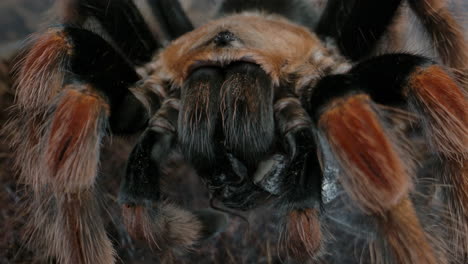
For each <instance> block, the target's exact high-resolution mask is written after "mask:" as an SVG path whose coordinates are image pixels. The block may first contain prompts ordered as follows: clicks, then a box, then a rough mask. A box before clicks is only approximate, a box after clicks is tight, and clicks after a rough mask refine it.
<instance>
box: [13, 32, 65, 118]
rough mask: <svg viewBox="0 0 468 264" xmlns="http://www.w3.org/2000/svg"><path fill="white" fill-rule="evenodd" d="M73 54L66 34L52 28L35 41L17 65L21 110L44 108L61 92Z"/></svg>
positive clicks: (18, 99)
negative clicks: (67, 64) (64, 71)
mask: <svg viewBox="0 0 468 264" xmlns="http://www.w3.org/2000/svg"><path fill="white" fill-rule="evenodd" d="M71 52H72V47H71V45H70V43H69V42H68V40H67V38H66V36H65V33H64V32H62V31H60V30H57V29H52V30H49V31H48V32H46V33H44V34H42V35H40V36H38V37H37V38H33V44H32V46H31V47H30V48H29V49H28V50H27V52H26V54H24V56H22V57H23V59H22V60H20V61H19V63H18V65H16V69H17V70H16V74H17V76H16V79H17V80H18V81H17V83H16V86H17V103H18V105H19V106H20V107H23V108H28V109H31V108H33V109H35V108H38V107H39V108H40V107H43V106H44V105H45V104H47V103H48V102H49V101H50V100H52V98H53V97H54V96H55V95H56V94H57V93H58V92H59V91H60V90H61V88H62V85H63V68H64V66H65V63H66V59H67V56H68V55H69V54H70V53H71Z"/></svg>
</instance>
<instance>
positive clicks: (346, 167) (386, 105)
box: [9, 0, 468, 264]
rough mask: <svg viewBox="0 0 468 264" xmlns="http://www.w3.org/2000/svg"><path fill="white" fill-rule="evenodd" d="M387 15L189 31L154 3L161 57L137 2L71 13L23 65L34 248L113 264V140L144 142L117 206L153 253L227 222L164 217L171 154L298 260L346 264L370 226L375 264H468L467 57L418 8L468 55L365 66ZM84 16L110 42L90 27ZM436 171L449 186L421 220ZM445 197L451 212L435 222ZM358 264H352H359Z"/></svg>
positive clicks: (21, 123)
mask: <svg viewBox="0 0 468 264" xmlns="http://www.w3.org/2000/svg"><path fill="white" fill-rule="evenodd" d="M299 2H301V5H300V4H298V3H299ZM383 2H384V4H380V2H379V4H376V1H375V0H350V1H348V0H347V1H344V0H343V1H341V0H330V1H328V3H327V6H326V8H325V11H324V12H323V14H322V16H321V17H320V18H318V17H314V16H312V15H310V14H308V15H304V16H303V17H294V16H292V15H291V14H300V13H301V12H299V11H298V10H299V9H300V8H301V7H302V5H304V4H305V2H302V1H298V0H296V1H256V2H255V4H252V2H249V1H245V0H237V1H236V0H232V1H229V0H227V1H225V2H224V4H223V5H222V7H221V10H220V12H221V13H223V14H227V13H229V12H231V11H234V10H235V11H246V10H260V9H261V10H266V11H271V12H275V11H276V14H268V13H257V12H242V13H239V14H234V15H225V16H224V17H222V18H219V19H217V20H214V21H212V22H209V23H207V24H206V25H204V26H201V27H199V28H196V29H193V25H192V24H191V23H190V20H188V18H187V17H186V16H185V14H184V12H183V10H182V9H181V6H180V4H178V3H177V1H154V2H152V5H151V7H152V8H153V9H154V10H155V13H156V16H157V17H158V19H159V22H160V24H161V25H162V27H163V29H164V30H163V31H164V33H165V35H167V36H169V37H170V38H171V39H174V40H173V41H172V42H171V43H170V44H169V45H168V46H167V47H165V48H164V49H163V50H162V51H161V52H159V53H157V54H156V51H157V49H158V48H161V47H162V44H161V43H163V42H162V41H158V40H157V39H156V38H154V36H153V35H152V34H151V30H150V29H149V28H148V26H147V25H146V24H145V22H144V19H143V17H142V16H141V15H140V13H139V12H138V10H137V8H136V7H135V5H134V4H133V2H132V1H123V0H122V1H117V0H114V1H109V0H99V1H89V0H68V1H59V3H60V5H59V6H60V8H61V9H60V10H61V13H60V18H61V19H62V20H63V21H62V22H63V26H61V27H55V28H52V29H49V30H48V31H46V32H44V33H42V34H39V35H38V37H37V38H35V40H34V41H33V43H32V44H31V45H30V46H29V47H28V48H27V51H26V52H25V54H24V55H23V60H22V62H21V63H20V64H19V66H18V71H17V72H18V76H17V79H18V83H17V86H18V95H17V103H16V107H15V109H14V110H15V114H16V115H15V118H14V119H13V121H12V122H11V123H10V125H9V128H10V129H11V130H12V131H14V133H13V134H14V135H13V141H12V145H13V146H14V148H15V149H16V150H17V151H16V157H17V159H16V161H17V162H16V165H17V168H18V170H19V171H20V173H21V178H20V180H21V181H22V182H23V183H25V184H27V185H29V186H30V187H31V190H32V193H33V194H32V202H31V203H30V207H29V211H30V214H32V219H33V220H32V222H31V224H30V225H29V226H28V228H29V229H30V230H29V231H30V234H31V243H34V245H36V246H39V247H41V248H42V249H43V250H44V252H45V255H46V257H54V258H56V259H57V260H58V261H59V262H60V263H102V264H105V263H114V262H115V253H114V251H113V249H112V245H111V242H110V240H109V238H108V237H107V236H106V234H105V231H104V226H103V223H102V221H100V220H99V219H100V213H99V212H100V210H101V207H102V206H101V205H100V203H99V192H98V191H97V187H96V186H95V185H96V178H97V175H98V167H99V153H100V145H101V140H102V138H103V137H104V136H106V134H107V133H114V134H134V133H141V136H140V139H139V141H138V142H137V144H136V146H135V148H134V150H133V151H132V153H131V155H130V157H129V160H128V165H127V172H126V176H125V178H124V179H123V181H122V185H121V190H120V197H119V202H120V203H121V205H122V210H123V217H124V222H125V224H126V226H127V228H128V231H129V233H130V234H132V236H134V237H135V238H137V239H141V240H144V241H146V242H147V243H149V245H150V246H151V247H152V248H153V249H159V250H170V248H173V247H182V248H190V247H192V246H193V245H194V244H196V243H199V242H200V241H201V240H203V239H206V238H208V237H210V236H212V235H214V234H215V233H217V232H218V231H219V230H220V229H222V227H223V226H224V225H225V218H224V215H223V214H220V213H217V212H213V211H207V210H200V211H196V210H189V209H183V208H180V207H178V206H176V205H174V204H171V203H170V202H168V200H170V197H167V195H166V194H165V193H164V192H163V191H162V190H161V186H160V185H161V179H162V178H163V177H164V173H163V170H162V164H163V163H164V162H165V161H167V159H168V158H169V156H170V154H171V152H174V151H175V152H180V153H181V154H182V155H183V156H184V157H185V159H186V161H187V162H188V163H190V164H191V165H192V166H193V167H194V168H195V169H196V170H197V172H198V174H199V175H200V176H201V177H202V178H203V179H204V182H205V183H206V185H207V188H208V190H209V191H210V193H211V195H212V196H213V197H214V199H217V200H219V201H221V202H222V203H223V205H224V206H226V207H229V208H232V209H238V210H249V209H252V208H255V207H257V206H259V205H260V204H265V203H269V204H273V205H276V206H277V207H276V208H278V211H279V213H281V214H282V215H283V216H284V223H283V228H282V231H283V232H284V234H283V235H282V240H281V241H282V245H284V247H285V248H286V249H287V252H288V253H289V254H290V256H292V257H294V258H296V259H299V260H304V261H305V260H307V259H316V260H322V261H327V262H329V263H339V262H338V261H339V257H338V255H339V254H336V255H335V254H326V253H327V252H330V251H331V250H334V247H333V241H335V242H336V240H339V239H340V236H342V235H343V234H353V232H354V231H356V229H358V228H359V225H358V224H356V221H354V220H356V219H358V220H359V221H360V222H362V221H364V220H369V221H372V222H373V224H369V227H368V229H369V230H367V231H366V232H363V233H360V235H356V237H354V238H355V239H357V240H360V241H362V244H363V248H367V249H368V252H369V253H368V255H365V256H364V257H367V258H368V259H367V260H366V261H368V262H370V263H380V262H381V261H384V262H392V261H393V262H395V263H424V264H435V263H458V262H461V263H463V262H466V261H467V256H468V247H467V245H468V210H467V209H466V206H465V205H466V204H467V203H468V175H467V169H466V166H467V157H468V153H467V151H468V99H467V95H466V87H464V85H466V83H464V82H463V81H464V79H463V78H464V73H466V65H465V64H466V63H468V62H467V60H459V59H458V58H459V57H458V56H457V54H458V53H459V52H460V53H462V56H465V57H466V54H467V53H466V52H467V50H466V47H465V46H466V44H464V43H465V42H464V41H463V39H462V38H463V36H462V35H461V33H460V30H459V25H458V24H457V23H456V22H455V20H453V18H452V17H451V16H450V13H449V12H448V11H447V7H446V6H444V1H435V0H433V1H429V0H418V1H417V0H412V1H410V6H411V8H413V9H414V10H415V11H416V13H417V14H418V15H420V16H423V17H424V21H423V22H424V25H425V26H426V27H427V30H428V31H429V32H431V33H432V35H433V40H434V42H435V44H437V42H438V41H440V39H441V38H446V39H450V42H452V43H455V44H456V45H445V44H443V45H441V47H440V49H439V52H440V56H441V57H442V59H443V63H444V64H445V65H446V66H450V67H453V68H454V70H455V74H454V73H452V71H451V70H449V69H448V68H446V67H445V66H444V65H438V64H436V63H435V62H433V61H432V60H430V59H428V58H424V57H421V56H416V55H411V54H403V53H400V54H387V55H382V56H376V57H371V58H368V56H369V55H370V54H372V51H373V49H375V47H376V45H377V44H378V41H379V40H380V38H381V36H382V35H383V34H384V33H385V31H386V29H387V28H388V26H389V25H390V24H391V22H392V20H393V18H394V16H395V13H396V12H397V10H398V9H399V8H400V5H401V4H402V2H403V1H383ZM286 3H289V4H286ZM280 4H281V5H284V6H285V8H284V9H278V5H280ZM434 6H436V7H437V9H438V10H440V11H441V13H440V14H442V15H434V13H433V11H432V10H431V8H433V7H434ZM296 9H297V10H296ZM371 9H372V11H373V13H371V14H369V13H367V12H369V10H371ZM281 10H282V11H283V12H284V13H281V12H279V11H281ZM296 11H297V12H296ZM302 11H303V10H302ZM442 11H443V12H442ZM302 13H303V12H302ZM424 14H431V15H430V16H427V17H426V16H424ZM282 15H284V17H283V16H282ZM285 17H287V18H288V19H289V20H288V19H286V18H285ZM88 18H94V20H91V21H94V22H93V23H98V24H99V25H100V26H101V27H102V28H103V29H104V30H105V31H106V33H107V36H106V40H104V38H103V37H101V36H100V35H98V34H96V33H93V32H91V31H90V30H88V29H86V28H85V27H86V23H85V22H89V20H88ZM438 19H443V21H444V23H445V24H448V25H449V27H448V29H446V28H443V27H439V26H438V25H439V24H438V23H437V20H438ZM304 21H306V22H304ZM300 22H302V24H303V25H305V26H308V28H307V27H304V26H301V25H299V24H298V23H300ZM313 25H316V26H315V28H314V27H313ZM314 32H315V33H314ZM356 32H359V34H358V35H357V36H356ZM108 42H110V43H108ZM332 42H335V43H336V47H335V46H334V45H332V44H330V43H332ZM153 56H154V59H151V58H153ZM465 57H463V58H465ZM142 65H143V66H144V67H141V66H142ZM137 68H138V70H140V71H139V72H141V70H142V69H146V71H145V73H144V74H143V75H145V77H141V75H140V74H138V73H137ZM415 149H418V150H422V151H421V152H418V153H416V151H415ZM429 168H430V172H431V173H430V175H431V177H432V178H433V180H434V181H435V182H436V183H437V184H436V185H437V186H442V187H436V188H439V189H438V190H437V192H434V193H429V194H424V195H425V196H424V198H423V200H424V201H426V204H424V205H420V204H419V203H420V202H418V201H419V200H420V197H419V196H418V195H419V189H418V187H419V186H420V185H421V184H422V183H421V177H422V176H421V174H422V172H423V171H427V170H428V169H429ZM443 186H448V187H445V188H444V187H443ZM436 193H441V194H442V195H439V196H437V195H436ZM433 200H437V201H438V202H441V203H442V204H444V205H446V207H445V208H443V209H442V210H439V211H437V214H438V215H439V216H440V217H439V218H437V219H433V218H431V219H425V217H424V215H425V214H432V213H433V212H432V211H431V208H432V207H431V205H430V201H433ZM341 204H343V205H341ZM427 204H429V205H427ZM336 208H338V209H336ZM349 208H352V210H353V212H352V213H349V215H343V214H342V213H337V212H338V211H341V210H343V211H346V210H348V209H349ZM353 219H354V220H353ZM434 225H435V226H438V227H440V230H436V231H434V229H433V226H434ZM442 227H444V228H442ZM434 232H435V233H434ZM330 234H331V235H332V236H333V237H334V239H331V238H330ZM343 236H344V235H343ZM440 237H443V241H442V240H440ZM347 253H349V254H350V255H349V259H348V260H349V261H348V262H347V263H355V262H356V263H357V262H359V261H361V260H362V259H359V258H357V259H355V260H354V259H353V256H352V250H344V251H343V252H341V254H347Z"/></svg>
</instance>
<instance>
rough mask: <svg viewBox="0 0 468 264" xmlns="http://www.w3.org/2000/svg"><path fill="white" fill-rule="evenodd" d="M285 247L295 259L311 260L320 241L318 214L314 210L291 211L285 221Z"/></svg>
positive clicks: (318, 247) (317, 249)
mask: <svg viewBox="0 0 468 264" xmlns="http://www.w3.org/2000/svg"><path fill="white" fill-rule="evenodd" d="M286 225H287V228H286V237H285V241H284V242H285V246H286V248H287V251H288V253H289V254H290V255H291V256H292V257H293V258H295V259H298V260H307V259H310V258H313V257H314V256H315V254H316V253H317V252H318V251H319V249H320V245H321V239H322V232H321V230H320V221H319V219H318V212H317V210H315V209H303V210H293V211H291V212H290V213H289V215H288V219H287V223H286Z"/></svg>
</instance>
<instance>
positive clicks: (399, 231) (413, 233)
mask: <svg viewBox="0 0 468 264" xmlns="http://www.w3.org/2000/svg"><path fill="white" fill-rule="evenodd" d="M379 224H380V230H381V232H382V233H383V236H384V239H385V240H386V242H387V244H388V246H389V247H390V249H391V250H392V251H393V254H394V256H395V258H396V260H397V263H418V264H436V263H440V264H442V263H445V262H444V261H443V260H442V259H437V257H436V256H435V255H434V253H433V252H434V251H433V249H432V247H431V245H430V244H429V242H428V238H427V237H426V234H425V232H424V229H423V228H422V227H421V224H420V222H419V219H418V216H417V215H416V211H415V210H414V207H413V204H412V202H411V200H410V199H408V198H404V199H402V201H401V202H400V203H399V204H398V205H396V206H394V207H393V208H392V209H391V210H389V211H388V212H387V213H386V215H385V216H384V217H379Z"/></svg>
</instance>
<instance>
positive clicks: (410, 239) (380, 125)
mask: <svg viewBox="0 0 468 264" xmlns="http://www.w3.org/2000/svg"><path fill="white" fill-rule="evenodd" d="M382 69H384V70H382ZM307 103H308V104H309V113H310V114H311V116H312V117H313V120H314V123H315V126H316V127H317V129H318V137H319V138H320V139H321V140H320V145H319V150H320V152H321V153H322V155H324V160H325V162H327V160H328V161H333V160H334V161H337V162H338V165H339V167H340V171H341V172H340V175H339V176H340V183H341V185H342V186H343V188H344V189H345V191H346V192H347V193H348V195H349V197H350V198H351V199H352V200H353V201H354V202H355V203H356V204H357V205H358V206H359V207H360V208H361V210H363V211H364V212H366V213H368V214H369V215H372V216H374V217H375V218H376V220H377V222H378V223H379V227H380V232H381V233H382V237H383V238H384V242H383V243H384V244H385V245H386V246H387V247H388V248H389V249H390V250H391V251H392V252H393V254H394V258H395V260H397V262H399V263H440V262H439V259H438V256H436V255H434V254H431V252H434V251H433V249H432V248H431V247H432V245H431V243H430V242H429V238H428V237H427V235H426V234H425V232H424V230H423V228H422V226H421V223H420V222H419V218H418V216H417V214H416V211H415V208H414V205H413V202H412V199H411V197H410V195H409V193H410V191H411V190H412V188H413V178H412V173H414V171H415V166H416V165H415V164H414V157H413V154H412V153H411V146H408V144H409V143H408V142H410V141H409V140H408V139H406V135H405V134H402V133H400V132H399V131H398V129H396V128H392V122H395V121H397V120H398V118H401V114H402V113H406V116H408V113H411V112H412V113H414V114H417V116H418V123H419V126H420V127H421V133H422V134H423V135H424V136H425V139H426V142H427V144H428V145H429V146H430V147H431V151H432V152H433V153H436V154H437V155H438V156H439V157H440V158H441V159H442V160H445V161H446V162H445V164H446V165H445V166H447V167H449V168H447V171H453V172H459V173H458V174H457V173H451V174H449V175H447V176H444V178H442V179H441V181H442V182H444V181H445V182H451V183H456V184H454V187H453V190H451V191H450V193H449V194H448V196H449V197H450V198H449V199H450V200H451V203H450V207H449V210H450V213H451V214H455V215H457V217H456V219H458V221H456V222H454V223H453V225H454V226H453V228H454V229H453V230H466V225H467V220H466V219H468V218H467V217H466V212H464V211H463V210H460V208H462V206H461V205H460V204H462V203H465V202H466V201H467V198H468V197H467V196H466V189H467V187H468V186H467V182H466V181H465V180H464V175H463V170H462V169H461V168H460V166H464V165H463V164H466V152H467V148H466V146H467V145H468V127H467V125H468V122H467V121H468V103H467V101H466V97H465V96H464V94H463V91H462V90H461V88H460V87H459V86H458V85H457V83H456V82H455V81H454V80H453V79H452V78H451V77H450V75H449V73H447V72H446V71H445V70H444V69H443V68H442V67H440V66H438V65H436V64H434V63H433V62H431V61H430V60H428V59H425V58H422V57H418V56H413V55H406V54H393V55H385V56H380V57H376V58H374V59H370V60H367V61H363V62H361V63H359V64H357V65H356V66H355V67H353V68H352V69H351V70H350V71H349V72H348V73H347V74H342V75H332V76H328V77H326V78H324V79H322V80H321V81H320V82H319V83H318V85H317V86H316V87H315V88H314V90H313V93H312V97H311V98H310V99H309V101H308V102H307ZM402 111H403V112H402ZM325 150H330V151H325ZM454 161H456V162H454ZM452 235H453V236H460V237H459V239H460V240H461V241H463V240H465V239H466V237H465V236H464V235H463V232H461V233H460V234H452ZM465 241H466V240H465ZM462 244H463V245H465V244H466V243H462ZM463 247H464V246H461V247H460V248H457V250H460V251H462V252H463V251H464V250H465V249H464V248H463Z"/></svg>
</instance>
